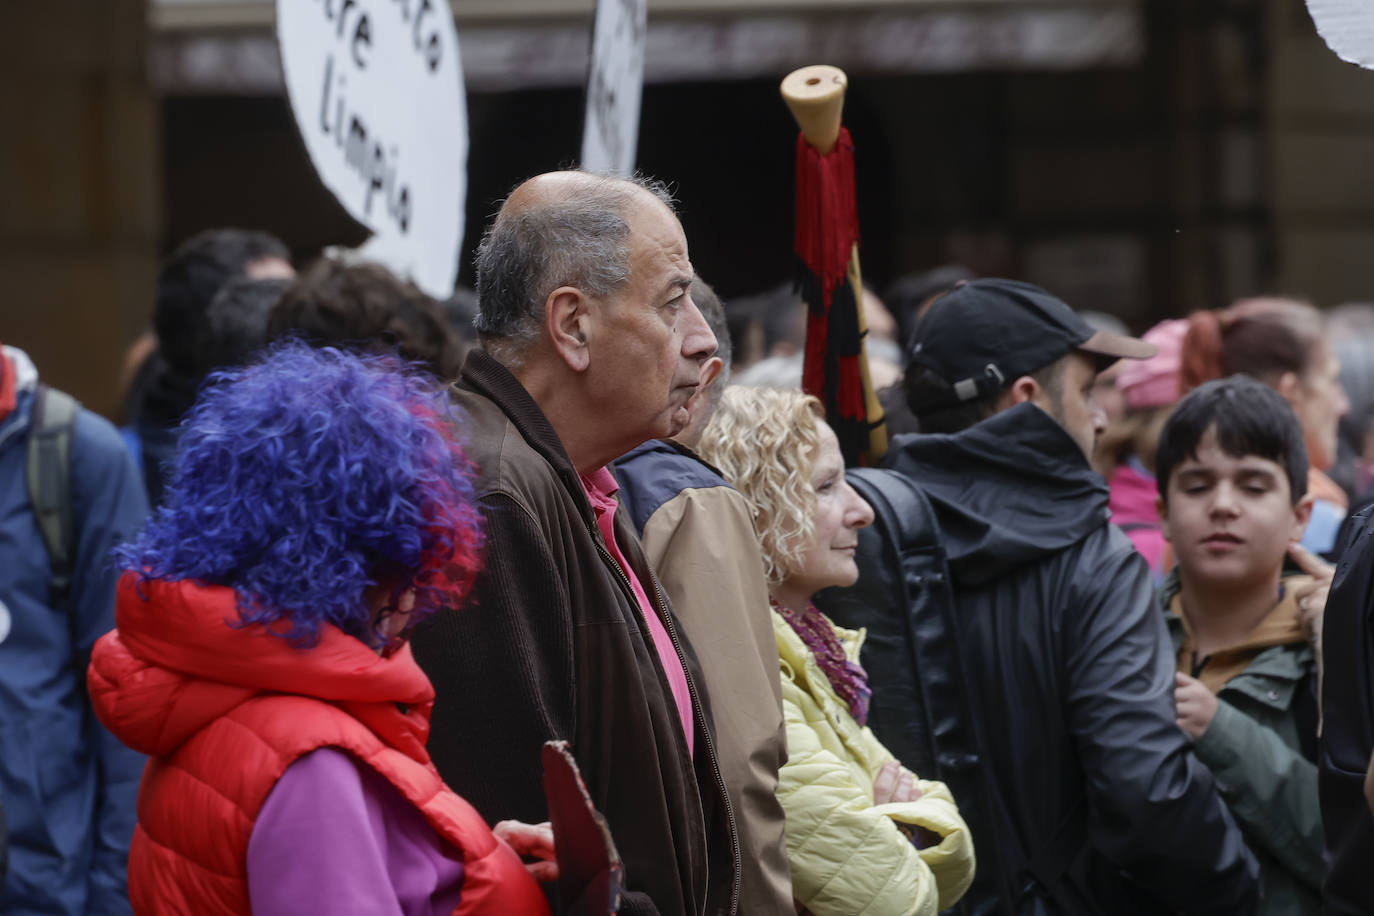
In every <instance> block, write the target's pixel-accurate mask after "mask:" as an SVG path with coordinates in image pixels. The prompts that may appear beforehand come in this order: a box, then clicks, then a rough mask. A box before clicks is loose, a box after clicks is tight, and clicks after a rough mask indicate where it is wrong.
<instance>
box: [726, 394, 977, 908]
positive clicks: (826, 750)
mask: <svg viewBox="0 0 1374 916" xmlns="http://www.w3.org/2000/svg"><path fill="white" fill-rule="evenodd" d="M700 451H701V454H702V456H703V457H704V458H706V460H707V461H710V462H711V463H712V464H714V465H716V466H717V467H718V468H720V470H721V473H722V474H723V475H724V476H725V478H726V480H728V481H730V483H732V484H733V485H734V486H735V488H736V489H738V490H739V491H740V492H741V493H743V494H744V496H745V498H746V499H747V500H748V501H749V503H750V505H751V507H752V509H753V512H754V527H755V531H756V532H757V534H758V536H759V543H760V547H761V549H762V552H763V561H764V570H765V571H766V572H767V574H768V584H769V593H770V597H771V601H770V603H771V606H772V617H773V632H774V636H775V637H776V639H777V643H778V655H779V657H780V660H781V664H782V696H783V712H784V717H785V719H786V723H787V756H788V762H787V764H786V765H784V766H783V768H782V771H781V772H780V773H779V783H778V798H779V800H780V801H781V802H782V806H783V811H784V812H785V813H786V815H787V857H788V862H789V864H790V866H791V869H792V892H793V895H794V896H795V898H796V902H797V906H798V910H799V911H801V912H809V913H812V914H814V916H853V914H859V913H861V914H865V916H902V914H913V913H914V914H923V916H924V914H931V916H933V914H935V913H936V912H937V911H939V910H943V909H945V908H947V907H950V906H952V905H953V904H954V903H955V901H957V900H958V899H959V898H960V897H961V896H962V895H963V893H964V891H966V890H967V889H968V886H969V883H970V882H971V881H972V880H973V869H974V857H973V841H972V839H971V837H970V836H969V831H968V827H967V826H966V825H965V824H964V821H963V819H962V818H960V817H959V811H958V809H957V808H956V807H955V804H954V799H953V797H952V796H951V795H950V792H949V789H947V788H946V787H945V786H944V785H943V784H942V783H938V782H929V781H926V780H923V779H919V778H917V777H916V776H915V774H913V773H912V772H911V771H910V770H907V769H906V768H904V767H903V766H902V765H901V764H900V763H899V762H898V761H897V760H896V759H895V758H894V757H893V756H892V754H890V753H889V752H888V751H887V749H886V748H885V747H883V746H882V744H881V743H879V741H878V739H877V738H875V737H874V736H873V733H872V732H871V731H869V730H868V728H867V727H866V726H865V724H864V723H865V721H866V720H867V718H868V699H869V696H870V695H871V694H870V691H869V688H868V678H867V676H866V675H865V674H864V671H863V669H862V668H861V667H860V666H859V648H860V645H861V643H862V639H863V634H862V633H858V632H853V631H850V630H845V629H841V628H839V627H837V626H835V625H834V624H832V623H831V622H830V620H829V619H828V618H827V617H826V616H825V615H824V614H822V613H821V612H820V611H818V610H817V609H816V607H815V605H813V604H812V603H811V596H812V595H814V594H815V593H816V592H817V591H819V590H820V589H822V588H827V587H830V586H834V585H852V584H853V583H854V581H855V580H856V579H857V578H858V575H859V571H858V567H857V566H856V565H855V563H854V550H855V546H856V545H857V543H858V530H859V529H860V528H863V527H865V526H866V525H868V524H870V523H871V522H872V521H873V510H872V509H871V508H870V507H869V505H868V504H867V503H866V502H864V501H863V499H862V498H861V497H860V496H859V495H858V494H857V493H855V492H854V490H853V489H851V488H850V486H849V484H847V483H846V482H845V479H844V463H843V461H842V459H841V456H840V448H839V442H838V441H837V440H836V438H835V433H834V432H833V431H832V430H831V429H830V427H829V426H828V425H827V424H826V422H825V420H824V419H823V415H822V411H821V405H820V402H819V401H817V400H816V399H815V398H813V397H810V396H808V395H804V394H802V393H801V392H800V391H796V390H775V389H764V388H738V387H736V388H730V389H728V390H727V391H726V392H725V394H724V397H723V399H722V402H721V405H720V406H719V407H718V408H717V410H716V413H715V415H714V416H713V418H712V420H711V424H710V425H709V426H708V427H707V429H706V432H705V434H704V436H703V438H702V440H701V443H700Z"/></svg>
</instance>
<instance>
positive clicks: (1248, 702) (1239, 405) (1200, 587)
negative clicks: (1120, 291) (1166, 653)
mask: <svg viewBox="0 0 1374 916" xmlns="http://www.w3.org/2000/svg"><path fill="white" fill-rule="evenodd" d="M1156 468H1157V472H1158V480H1159V488H1160V495H1159V517H1160V520H1161V522H1162V524H1163V530H1164V536H1165V538H1166V539H1167V540H1168V541H1169V543H1170V544H1171V545H1172V547H1173V552H1174V556H1175V557H1176V558H1177V564H1178V565H1177V567H1176V569H1175V571H1174V572H1173V573H1171V574H1170V575H1169V577H1168V579H1166V581H1165V583H1164V585H1163V587H1162V588H1161V590H1160V598H1161V600H1162V602H1163V604H1164V606H1165V608H1166V609H1167V611H1168V615H1169V616H1168V621H1169V629H1170V632H1171V635H1172V636H1173V641H1174V648H1175V651H1176V652H1177V666H1178V667H1177V672H1176V674H1175V681H1176V687H1175V699H1176V701H1177V707H1178V724H1179V728H1181V729H1182V730H1183V731H1184V732H1185V733H1186V734H1187V735H1188V736H1189V737H1190V738H1192V739H1193V741H1194V742H1195V744H1194V748H1195V751H1196V753H1197V756H1198V759H1200V760H1201V761H1202V762H1203V763H1205V764H1206V765H1207V766H1208V767H1210V768H1211V770H1212V772H1213V774H1214V775H1215V776H1216V779H1217V784H1218V785H1219V786H1220V788H1221V792H1222V797H1223V798H1224V799H1225V800H1226V802H1227V804H1228V806H1229V807H1230V809H1231V813H1232V814H1233V815H1234V816H1235V818H1236V821H1237V822H1238V823H1239V824H1240V826H1241V830H1242V832H1243V833H1244V834H1245V837H1246V840H1247V841H1248V843H1249V845H1250V847H1251V849H1252V850H1253V851H1254V853H1255V855H1256V857H1257V858H1258V859H1259V861H1260V868H1261V870H1262V876H1263V883H1264V887H1265V896H1264V902H1263V904H1262V905H1261V908H1260V912H1261V913H1264V914H1276V916H1277V914H1285V916H1288V914H1306V913H1312V914H1316V913H1320V912H1321V897H1320V892H1321V881H1322V873H1323V865H1322V823H1321V810H1320V807H1319V805H1318V802H1317V769H1316V739H1317V735H1316V731H1317V705H1316V675H1315V671H1316V657H1315V653H1314V651H1313V648H1312V646H1311V645H1310V644H1309V642H1308V639H1307V635H1306V633H1305V631H1304V628H1303V624H1302V612H1301V608H1300V607H1299V604H1298V599H1299V595H1300V594H1301V593H1302V592H1303V591H1304V589H1303V586H1304V585H1306V584H1307V583H1308V582H1310V581H1311V580H1310V579H1309V578H1308V577H1305V576H1285V575H1284V574H1283V565H1284V557H1285V555H1286V554H1287V553H1288V552H1289V549H1290V546H1291V545H1294V544H1296V543H1297V542H1298V541H1300V540H1301V539H1302V533H1303V530H1304V528H1305V527H1306V525H1307V519H1308V516H1309V515H1310V514H1311V511H1312V497H1311V496H1310V495H1309V494H1308V493H1307V450H1306V447H1305V446H1304V445H1303V434H1302V428H1301V426H1300V425H1299V424H1298V420H1297V417H1296V416H1294V414H1293V411H1292V409H1291V408H1290V407H1289V406H1288V404H1287V402H1285V401H1284V400H1283V398H1281V397H1280V396H1279V395H1278V394H1276V393H1275V392H1274V391H1273V390H1271V389H1270V388H1268V387H1267V386H1265V385H1262V384H1260V383H1259V382H1256V381H1254V380H1252V379H1250V378H1247V377H1245V376H1233V377H1231V378H1227V379H1220V380H1217V381H1214V382H1209V383H1208V384H1206V385H1203V386H1201V387H1199V388H1197V389H1196V390H1194V391H1193V392H1191V393H1190V394H1189V395H1188V396H1187V397H1185V398H1184V399H1183V400H1182V401H1181V402H1180V403H1179V405H1178V407H1177V408H1176V409H1175V410H1174V413H1173V414H1172V415H1171V416H1170V418H1169V420H1168V422H1167V423H1166V424H1165V426H1164V430H1163V433H1162V435H1161V436H1160V441H1159V452H1158V457H1157V459H1156Z"/></svg>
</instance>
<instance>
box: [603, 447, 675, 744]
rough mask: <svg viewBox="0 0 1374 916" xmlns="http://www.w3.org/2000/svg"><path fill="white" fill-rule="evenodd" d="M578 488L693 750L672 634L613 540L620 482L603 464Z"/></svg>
mask: <svg viewBox="0 0 1374 916" xmlns="http://www.w3.org/2000/svg"><path fill="white" fill-rule="evenodd" d="M582 489H583V490H585V491H586V493H587V499H588V500H590V501H591V504H592V509H593V511H595V512H596V524H597V526H598V527H600V528H601V537H602V539H603V540H605V542H606V549H607V550H609V551H610V552H611V556H612V557H614V558H615V561H616V563H618V564H619V565H620V569H621V571H622V572H623V573H625V578H627V579H629V580H630V588H631V589H633V590H634V593H635V597H636V598H637V599H639V609H640V610H641V611H642V612H643V613H644V619H645V620H646V621H648V623H649V633H650V635H652V636H653V638H654V648H656V649H657V650H658V658H659V661H661V662H662V663H663V671H664V673H665V674H666V675H667V676H668V686H669V687H671V688H672V690H673V700H674V701H675V702H676V703H677V714H678V718H680V719H681V720H682V731H683V734H685V735H686V736H687V753H688V754H695V753H696V751H695V744H696V741H695V738H696V729H695V728H694V727H693V722H694V721H695V720H694V719H693V716H692V692H691V690H690V688H688V686H687V672H686V671H684V670H682V661H681V660H680V659H679V658H678V655H677V649H676V648H675V647H674V646H673V638H672V637H671V636H669V635H668V628H667V627H666V626H664V625H663V621H662V620H661V619H659V616H658V612H657V611H655V610H654V605H653V602H651V601H650V600H649V596H648V595H647V594H645V592H644V586H643V585H641V584H640V582H639V577H638V576H636V575H635V573H634V570H633V569H631V568H630V564H629V563H627V562H625V555H624V554H623V553H621V552H620V545H619V544H618V543H616V540H615V510H616V506H617V501H616V498H615V495H616V494H617V493H619V492H620V484H619V483H617V482H616V479H615V475H614V474H612V473H611V472H610V471H608V470H606V469H605V468H598V469H597V470H595V471H592V472H591V473H590V474H583V475H582Z"/></svg>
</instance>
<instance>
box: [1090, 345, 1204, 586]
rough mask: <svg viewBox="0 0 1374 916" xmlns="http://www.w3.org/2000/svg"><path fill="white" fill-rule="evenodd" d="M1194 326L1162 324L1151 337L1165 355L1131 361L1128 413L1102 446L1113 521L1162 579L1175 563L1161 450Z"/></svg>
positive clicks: (1125, 389)
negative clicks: (1160, 506) (1163, 523)
mask: <svg viewBox="0 0 1374 916" xmlns="http://www.w3.org/2000/svg"><path fill="white" fill-rule="evenodd" d="M1187 331H1188V322H1187V321H1185V320H1183V319H1172V320H1169V321H1161V322H1160V323H1159V324H1157V325H1155V326H1154V327H1153V328H1151V329H1150V330H1149V331H1148V332H1146V334H1145V338H1144V339H1145V340H1147V341H1149V342H1150V343H1152V344H1154V345H1155V346H1156V347H1157V348H1158V350H1159V352H1158V353H1156V354H1155V356H1153V357H1151V358H1150V359H1144V360H1125V361H1123V368H1122V370H1121V373H1120V375H1118V376H1117V379H1116V384H1117V387H1118V388H1119V389H1120V390H1121V392H1122V394H1123V396H1124V397H1125V401H1126V410H1125V413H1124V414H1123V415H1122V416H1121V418H1120V419H1118V420H1116V421H1114V422H1113V423H1112V424H1111V425H1110V426H1109V427H1108V428H1107V431H1106V432H1105V433H1103V434H1102V438H1101V439H1100V440H1099V442H1098V446H1097V455H1096V456H1095V461H1094V464H1095V465H1096V466H1097V469H1098V470H1099V471H1100V472H1101V473H1102V476H1103V477H1106V478H1107V484H1108V486H1109V487H1110V488H1111V499H1110V502H1109V503H1108V505H1109V507H1110V508H1111V511H1112V521H1113V522H1115V523H1116V524H1117V526H1119V527H1120V528H1121V530H1123V531H1125V532H1126V536H1127V537H1129V538H1130V539H1131V543H1133V544H1135V547H1136V549H1137V550H1139V551H1140V553H1141V554H1142V555H1143V556H1144V557H1145V560H1146V562H1148V563H1149V564H1150V572H1151V573H1153V575H1154V577H1155V581H1159V580H1160V579H1161V578H1162V577H1163V575H1164V573H1165V572H1166V571H1167V570H1168V568H1169V566H1171V565H1173V560H1172V557H1171V556H1170V554H1169V545H1168V542H1167V541H1165V540H1164V534H1163V532H1162V531H1161V529H1160V524H1159V512H1158V511H1157V510H1156V508H1155V498H1156V497H1157V496H1158V488H1157V487H1156V486H1155V468H1154V461H1155V449H1156V447H1157V446H1158V444H1159V433H1160V430H1161V429H1163V428H1164V421H1165V420H1167V419H1168V418H1169V413H1170V412H1171V411H1172V410H1173V407H1174V405H1175V404H1176V403H1178V400H1179V398H1181V397H1182V396H1183V391H1182V387H1183V386H1182V378H1181V375H1180V369H1181V366H1182V353H1183V336H1184V334H1186V333H1187Z"/></svg>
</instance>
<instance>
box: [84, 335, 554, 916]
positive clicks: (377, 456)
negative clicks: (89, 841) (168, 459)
mask: <svg viewBox="0 0 1374 916" xmlns="http://www.w3.org/2000/svg"><path fill="white" fill-rule="evenodd" d="M456 432H457V428H456V425H455V418H454V416H453V415H452V412H451V410H450V407H449V404H448V401H447V399H446V398H445V396H444V393H443V391H442V389H440V388H439V387H438V386H437V385H436V384H435V383H434V382H433V381H431V380H428V379H427V377H426V376H423V375H422V374H420V373H418V372H413V371H410V370H409V369H407V368H405V367H403V366H402V365H400V364H399V363H397V362H395V361H394V360H388V359H385V358H376V357H371V358H370V357H360V356H354V355H349V354H346V353H343V352H340V351H338V350H331V349H321V350H314V349H311V348H309V347H307V346H305V345H304V344H299V343H288V344H284V345H282V346H280V347H277V348H275V349H273V350H272V351H270V352H269V353H268V354H267V356H266V357H265V358H264V359H263V360H262V361H261V362H260V363H258V364H257V365H254V366H250V367H248V368H246V369H240V370H234V371H231V372H228V373H224V374H221V375H219V376H217V377H215V378H214V379H213V381H212V383H211V384H210V385H209V386H208V387H207V388H206V389H205V390H204V391H202V393H201V396H200V399H199V400H198V402H197V403H196V405H195V407H194V408H193V409H192V410H191V413H190V414H189V416H188V418H187V420H186V423H185V427H184V430H183V433H182V437H181V444H180V450H179V452H178V455H177V460H176V464H175V467H174V468H173V470H172V475H171V482H170V485H169V488H168V490H167V493H166V498H165V501H164V504H163V507H162V508H161V509H159V510H158V511H157V513H156V514H155V515H154V516H153V517H152V519H151V520H150V521H149V523H148V526H147V528H146V530H145V531H144V532H143V533H142V535H141V536H140V537H139V538H138V539H137V541H135V542H134V543H132V544H130V545H128V546H126V547H124V548H122V549H121V551H120V552H119V554H118V558H119V561H120V562H121V563H122V565H123V566H124V567H125V569H126V571H125V573H124V575H123V577H122V578H121V580H120V583H119V591H118V603H117V607H116V624H117V628H116V629H115V630H114V631H113V632H111V633H109V634H107V635H106V636H105V637H104V638H102V639H101V640H100V642H99V643H97V645H96V647H95V651H94V654H93V657H92V661H91V667H90V672H89V677H88V681H89V685H90V690H91V696H92V700H93V702H94V704H95V707H96V711H97V713H98V714H99V716H100V718H101V721H103V722H104V723H105V724H106V725H107V726H108V727H109V728H110V730H111V731H112V732H113V733H114V734H115V735H117V736H118V737H119V738H120V739H121V740H122V741H124V742H125V743H126V744H128V745H129V746H130V747H133V748H135V749H136V750H139V751H142V752H144V753H146V754H148V755H149V756H150V760H149V762H148V766H147V768H146V769H145V771H144V775H143V782H142V786H141V787H140V791H139V806H138V815H139V823H138V827H137V828H136V830H135V834H134V840H133V844H132V846H131V848H130V853H129V895H130V898H131V900H132V902H133V905H134V910H135V911H136V912H138V913H149V914H162V913H168V914H170V913H186V912H195V913H216V914H219V913H223V914H246V913H256V914H264V913H266V914H287V913H305V912H310V913H315V912H328V913H331V914H339V913H344V914H349V913H359V914H362V913H369V914H371V913H386V914H426V916H429V914H440V913H443V914H449V913H463V914H468V913H473V914H487V913H546V912H547V904H546V903H545V900H544V897H543V894H542V893H541V892H540V890H539V888H538V885H537V884H536V882H535V880H534V878H533V877H532V876H531V875H532V873H533V874H534V875H536V876H539V877H541V878H547V877H548V876H549V872H550V867H551V866H550V863H547V862H545V863H540V864H539V865H536V866H531V867H530V869H529V870H527V869H526V867H525V866H524V865H522V863H521V860H520V858H519V855H518V854H517V853H516V851H515V850H514V849H513V848H512V845H510V844H515V845H516V846H518V847H520V849H521V851H523V852H527V853H532V854H537V855H539V856H540V857H542V858H545V859H548V858H551V856H552V834H551V832H550V831H549V830H548V829H547V827H546V826H544V825H541V826H539V827H530V826H527V825H518V824H513V823H503V824H498V825H497V829H498V833H493V832H492V830H490V829H488V827H487V825H486V822H485V821H484V820H483V819H482V818H481V816H480V815H478V813H477V812H476V811H475V810H474V809H473V808H472V807H471V806H470V805H468V804H467V803H466V802H464V801H463V800H462V799H461V798H459V797H458V796H457V795H455V794H453V792H451V791H450V790H449V789H448V788H447V787H446V786H445V785H444V784H443V782H442V780H441V779H440V778H439V775H438V773H437V771H435V769H434V767H433V765H432V764H431V763H430V760H429V755H428V754H427V752H426V751H425V740H426V738H427V737H428V731H429V714H430V710H431V708H432V706H433V702H434V690H433V688H432V687H431V686H430V683H429V681H428V679H427V678H426V677H425V675H424V674H423V673H422V672H421V671H420V669H419V667H418V666H417V665H416V664H415V661H414V659H413V658H412V657H411V654H410V647H409V645H408V644H407V643H406V641H405V639H404V637H405V634H406V633H407V632H408V630H409V625H410V623H411V622H413V621H414V620H415V619H417V618H418V617H420V616H423V615H425V614H428V613H433V612H435V611H438V610H440V609H441V608H443V609H453V608H457V607H458V606H459V605H460V604H461V603H462V601H463V599H464V597H465V596H466V594H467V592H468V590H469V588H470V586H471V584H472V581H473V578H474V576H475V575H476V572H477V570H478V568H479V565H480V555H481V546H482V537H481V529H480V526H479V518H478V514H477V511H476V509H475V507H474V504H473V499H472V487H471V482H470V470H469V468H468V466H467V462H466V460H465V459H464V457H463V454H462V451H461V450H460V448H459V447H458V445H457V444H456V442H455V434H456ZM503 838H504V839H503ZM507 840H509V841H510V843H508V842H507Z"/></svg>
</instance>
